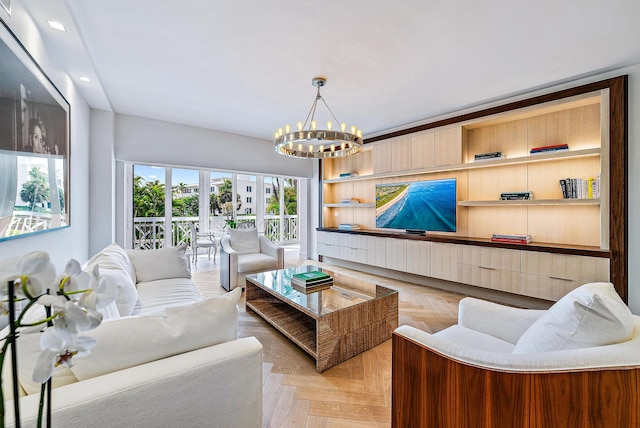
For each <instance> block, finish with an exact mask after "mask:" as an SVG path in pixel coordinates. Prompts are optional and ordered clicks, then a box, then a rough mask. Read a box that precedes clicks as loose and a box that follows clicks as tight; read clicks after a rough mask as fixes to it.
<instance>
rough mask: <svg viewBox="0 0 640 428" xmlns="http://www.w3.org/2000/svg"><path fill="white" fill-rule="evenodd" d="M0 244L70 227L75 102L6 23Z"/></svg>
mask: <svg viewBox="0 0 640 428" xmlns="http://www.w3.org/2000/svg"><path fill="white" fill-rule="evenodd" d="M0 24H2V25H0V241H2V240H7V239H15V238H19V237H23V236H28V235H30V234H33V233H42V232H46V231H51V230H55V229H58V228H62V227H69V226H70V218H69V207H70V200H69V197H70V193H69V103H68V102H67V100H66V99H65V98H64V96H63V95H62V94H61V93H60V91H58V89H57V88H56V87H55V85H54V84H53V82H51V80H50V79H49V78H48V77H47V75H46V74H45V73H44V71H43V70H42V68H40V66H39V65H38V64H37V63H36V62H35V60H34V59H33V57H31V55H30V54H29V53H28V52H27V50H26V49H25V48H24V46H23V45H22V44H21V43H20V41H19V40H18V39H17V38H16V37H15V35H14V34H13V33H12V32H11V30H10V29H9V28H8V27H7V25H6V24H5V23H4V21H2V20H0Z"/></svg>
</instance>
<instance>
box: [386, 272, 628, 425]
mask: <svg viewBox="0 0 640 428" xmlns="http://www.w3.org/2000/svg"><path fill="white" fill-rule="evenodd" d="M392 347H393V351H392V360H393V362H392V367H393V369H392V415H393V416H392V418H393V420H392V426H393V427H405V426H471V425H473V426H476V425H477V426H518V427H551V426H554V427H555V426H583V427H591V426H594V427H595V426H612V427H613V426H620V427H622V426H625V427H626V426H637V424H638V422H639V421H640V406H638V402H639V400H640V317H638V316H635V315H632V314H631V312H630V311H629V309H628V308H627V306H626V305H625V304H624V302H622V300H621V299H620V297H619V296H618V295H617V293H616V292H615V290H614V288H613V285H612V284H610V283H593V284H585V285H583V286H582V287H579V288H577V289H576V290H574V291H572V292H571V293H569V294H568V295H566V296H565V297H563V298H562V299H560V300H559V301H558V302H556V304H554V305H553V306H552V307H551V308H550V309H549V310H547V311H539V310H527V309H517V308H511V307H506V306H502V305H498V304H495V303H490V302H485V301H482V300H478V299H473V298H465V299H462V301H461V302H460V308H459V312H458V324H456V325H454V326H452V327H449V328H447V329H445V330H442V331H440V332H438V333H436V334H428V333H426V332H424V331H422V330H419V329H416V328H413V327H411V326H401V327H399V328H398V329H397V330H396V331H395V332H394V334H393V345H392Z"/></svg>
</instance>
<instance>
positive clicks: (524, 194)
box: [500, 190, 533, 201]
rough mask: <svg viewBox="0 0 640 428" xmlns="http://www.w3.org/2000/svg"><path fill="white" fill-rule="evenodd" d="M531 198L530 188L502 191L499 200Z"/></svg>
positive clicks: (526, 199)
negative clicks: (517, 190)
mask: <svg viewBox="0 0 640 428" xmlns="http://www.w3.org/2000/svg"><path fill="white" fill-rule="evenodd" d="M531 199H533V192H532V191H531V190H523V191H519V192H502V193H500V200H501V201H523V200H524V201H528V200H531Z"/></svg>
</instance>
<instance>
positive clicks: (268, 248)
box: [259, 235, 284, 269]
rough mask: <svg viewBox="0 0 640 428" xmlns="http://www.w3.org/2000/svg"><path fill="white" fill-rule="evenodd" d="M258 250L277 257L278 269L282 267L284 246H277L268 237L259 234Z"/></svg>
mask: <svg viewBox="0 0 640 428" xmlns="http://www.w3.org/2000/svg"><path fill="white" fill-rule="evenodd" d="M259 238H260V252H261V253H264V254H266V255H268V256H271V257H273V258H274V259H278V269H283V268H284V248H282V247H278V246H277V245H276V244H274V243H273V242H272V241H271V240H270V239H269V238H267V237H266V236H264V235H260V237H259Z"/></svg>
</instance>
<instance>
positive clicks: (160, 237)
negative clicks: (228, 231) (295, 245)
mask: <svg viewBox="0 0 640 428" xmlns="http://www.w3.org/2000/svg"><path fill="white" fill-rule="evenodd" d="M238 220H253V221H254V222H255V221H256V217H255V216H238ZM224 221H225V219H224V217H212V219H211V227H210V228H209V229H210V230H212V231H213V230H216V229H220V227H219V226H218V227H215V225H220V224H223V223H224ZM189 224H193V225H195V226H196V229H200V227H199V226H200V220H199V218H198V217H173V218H172V221H171V241H169V243H168V244H167V245H174V246H175V245H180V244H182V243H186V244H187V245H190V244H191V227H190V226H189ZM282 229H283V236H280V221H279V218H278V217H269V218H265V219H264V220H263V222H262V224H261V226H260V227H259V228H258V232H259V233H264V234H265V236H266V237H267V238H269V239H270V240H272V241H274V242H279V243H283V242H295V241H297V240H298V216H297V215H290V216H285V217H283V227H282ZM165 236H166V233H165V224H164V217H136V218H134V219H133V248H139V249H145V250H150V249H157V248H164V247H165V241H166V239H165ZM172 243H173V244H172Z"/></svg>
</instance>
